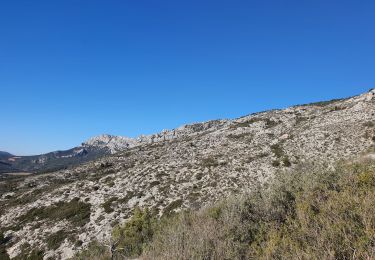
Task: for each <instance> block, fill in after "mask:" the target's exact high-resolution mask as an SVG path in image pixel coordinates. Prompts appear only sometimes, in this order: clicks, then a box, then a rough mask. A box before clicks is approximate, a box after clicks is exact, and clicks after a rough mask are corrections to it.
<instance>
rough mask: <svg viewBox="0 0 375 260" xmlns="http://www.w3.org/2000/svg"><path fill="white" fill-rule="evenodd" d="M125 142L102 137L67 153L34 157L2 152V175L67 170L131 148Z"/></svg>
mask: <svg viewBox="0 0 375 260" xmlns="http://www.w3.org/2000/svg"><path fill="white" fill-rule="evenodd" d="M125 140H126V138H122V137H114V136H110V135H102V136H99V137H95V138H92V139H90V140H88V141H87V142H85V143H83V144H82V145H81V146H78V147H74V148H72V149H69V150H65V151H55V152H50V153H46V154H41V155H33V156H15V155H12V154H10V153H7V152H0V173H7V172H32V173H40V172H50V171H56V170H61V169H65V168H67V167H72V166H75V165H78V164H81V163H84V162H87V161H91V160H94V159H97V158H99V157H102V156H105V155H109V154H112V153H115V152H116V151H119V150H123V149H126V148H127V147H130V146H131V144H128V143H127V142H126V141H125ZM130 140H131V139H129V141H130Z"/></svg>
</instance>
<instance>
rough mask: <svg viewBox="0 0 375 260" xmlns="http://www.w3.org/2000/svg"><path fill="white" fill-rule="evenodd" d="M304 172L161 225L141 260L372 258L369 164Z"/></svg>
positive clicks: (374, 177)
mask: <svg viewBox="0 0 375 260" xmlns="http://www.w3.org/2000/svg"><path fill="white" fill-rule="evenodd" d="M305 170H306V169H303V173H304V174H301V173H299V172H295V173H293V174H290V175H284V176H283V177H281V178H278V179H276V180H275V182H274V183H273V184H272V186H271V188H269V189H266V190H258V191H257V192H254V193H252V194H250V195H248V196H244V197H242V198H237V199H233V200H228V201H226V202H225V203H220V204H218V205H217V206H214V207H211V208H208V209H205V210H203V211H200V212H196V213H192V212H184V213H181V214H179V215H177V216H175V217H173V218H172V219H170V221H169V222H164V226H163V227H162V228H159V229H158V232H157V233H156V234H155V236H154V239H153V240H152V242H151V244H150V245H149V246H148V247H147V250H146V253H145V259H249V258H250V259H297V258H302V259H304V258H305V257H307V258H309V259H353V258H356V259H372V258H373V257H374V254H375V252H374V248H373V243H374V241H375V209H374V207H373V205H372V203H373V201H374V200H375V165H374V164H373V165H364V166H363V165H352V166H348V165H342V166H341V167H339V168H338V169H337V170H336V171H333V172H326V171H324V172H322V171H321V172H314V173H311V172H310V173H306V172H305ZM198 238H199V239H198Z"/></svg>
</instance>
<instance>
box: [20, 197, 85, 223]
mask: <svg viewBox="0 0 375 260" xmlns="http://www.w3.org/2000/svg"><path fill="white" fill-rule="evenodd" d="M90 207H91V205H90V204H89V203H85V202H81V201H80V200H79V198H74V199H72V200H71V201H70V202H63V201H60V202H57V203H56V204H54V205H51V206H48V207H41V208H32V209H31V210H29V211H28V212H27V213H26V214H24V215H22V216H21V217H19V221H20V222H31V221H34V220H37V219H38V220H41V219H49V220H52V221H53V220H62V219H66V220H68V221H70V222H71V223H72V224H73V225H75V226H83V225H85V224H86V223H87V222H88V221H89V220H90Z"/></svg>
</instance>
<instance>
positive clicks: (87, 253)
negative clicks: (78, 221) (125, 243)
mask: <svg viewBox="0 0 375 260" xmlns="http://www.w3.org/2000/svg"><path fill="white" fill-rule="evenodd" d="M73 259H74V260H87V259H93V260H110V259H112V256H111V253H110V252H109V250H108V247H106V246H104V245H101V244H99V243H98V242H97V241H93V242H91V243H90V244H89V245H88V247H87V248H86V249H85V250H83V251H81V252H79V253H77V254H76V255H75V256H74V258H73Z"/></svg>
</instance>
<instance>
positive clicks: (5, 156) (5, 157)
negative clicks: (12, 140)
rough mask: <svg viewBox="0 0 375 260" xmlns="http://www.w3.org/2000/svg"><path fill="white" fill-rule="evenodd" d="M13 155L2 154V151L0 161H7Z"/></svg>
mask: <svg viewBox="0 0 375 260" xmlns="http://www.w3.org/2000/svg"><path fill="white" fill-rule="evenodd" d="M13 156H14V155H12V154H10V153H7V152H3V151H0V160H3V159H5V160H6V159H8V158H10V157H13Z"/></svg>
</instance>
